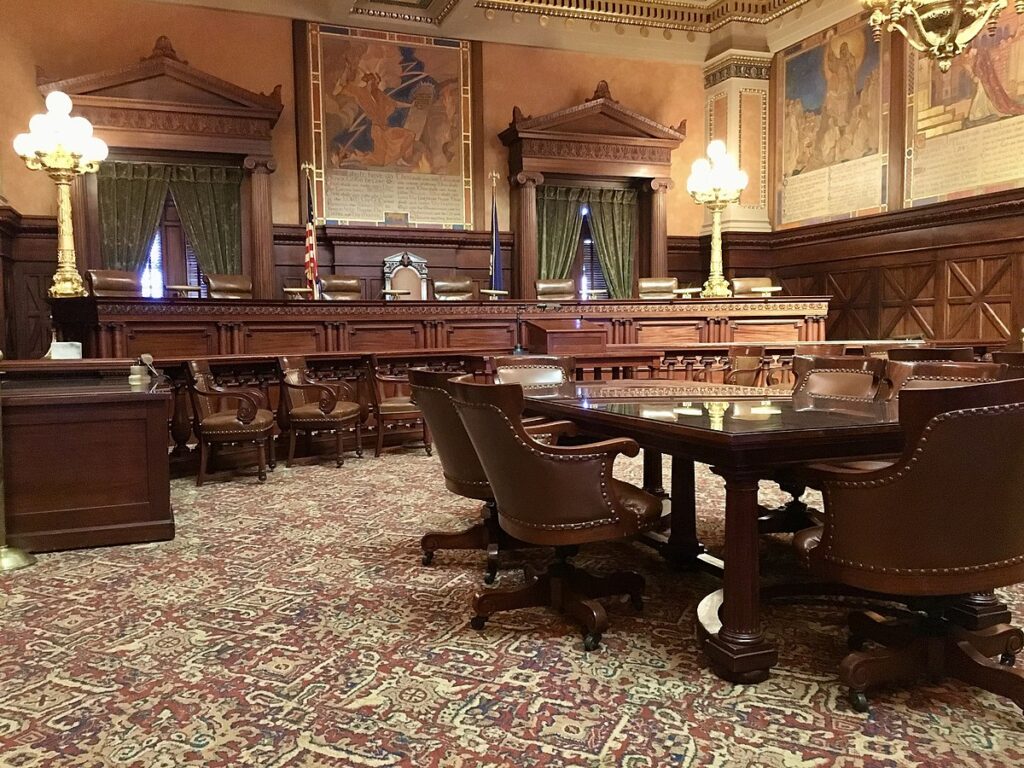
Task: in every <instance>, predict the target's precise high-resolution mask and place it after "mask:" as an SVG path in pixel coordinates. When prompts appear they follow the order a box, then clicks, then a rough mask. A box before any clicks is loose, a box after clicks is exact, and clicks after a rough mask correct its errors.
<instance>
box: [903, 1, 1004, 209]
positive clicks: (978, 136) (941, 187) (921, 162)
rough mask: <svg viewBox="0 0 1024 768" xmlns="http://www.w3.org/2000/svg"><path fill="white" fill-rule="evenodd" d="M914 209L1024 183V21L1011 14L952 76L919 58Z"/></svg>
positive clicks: (911, 185)
mask: <svg viewBox="0 0 1024 768" xmlns="http://www.w3.org/2000/svg"><path fill="white" fill-rule="evenodd" d="M908 75H909V76H908V105H909V109H910V119H909V120H908V126H907V132H908V135H907V145H908V146H909V147H911V148H912V151H910V152H908V153H907V155H908V157H907V177H906V178H907V184H906V204H907V205H924V204H927V203H934V202H940V201H942V200H948V199H952V198H957V197H964V196H968V195H976V194H984V193H986V192H996V191H999V190H1002V189H1009V188H1013V187H1017V186H1020V184H1021V182H1022V181H1024V156H1022V155H1021V153H1020V149H1019V148H1020V147H1021V146H1022V145H1024V19H1022V18H1021V17H1020V16H1018V15H1017V14H1015V13H1003V14H1002V15H1001V16H1000V18H999V23H998V25H997V26H996V29H995V34H993V35H991V36H989V35H986V34H982V35H980V36H979V37H978V38H976V39H975V41H974V42H973V43H972V44H971V47H970V48H969V49H968V50H967V51H966V52H965V53H964V54H962V55H960V56H957V57H956V58H955V59H953V63H952V67H951V68H950V70H949V72H947V73H943V72H941V71H939V68H938V66H936V65H935V64H933V63H932V62H931V61H930V60H928V59H926V58H924V57H923V56H917V55H916V54H915V55H911V56H910V61H909V70H908Z"/></svg>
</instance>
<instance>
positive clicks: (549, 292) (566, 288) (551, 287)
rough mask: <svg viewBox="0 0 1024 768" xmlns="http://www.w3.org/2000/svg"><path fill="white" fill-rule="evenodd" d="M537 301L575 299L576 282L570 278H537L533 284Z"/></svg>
mask: <svg viewBox="0 0 1024 768" xmlns="http://www.w3.org/2000/svg"><path fill="white" fill-rule="evenodd" d="M534 288H536V290H537V301H540V302H549V301H576V283H574V282H573V281H572V280H538V281H537V282H536V283H535V284H534Z"/></svg>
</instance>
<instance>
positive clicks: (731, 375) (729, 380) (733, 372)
mask: <svg viewBox="0 0 1024 768" xmlns="http://www.w3.org/2000/svg"><path fill="white" fill-rule="evenodd" d="M763 370H764V368H762V367H761V366H758V367H757V368H730V369H729V371H728V373H726V374H725V378H724V379H723V380H722V383H723V384H735V383H736V376H737V375H738V374H741V373H752V374H754V379H755V381H756V380H757V374H758V373H760V372H761V371H763Z"/></svg>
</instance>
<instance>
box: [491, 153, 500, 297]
mask: <svg viewBox="0 0 1024 768" xmlns="http://www.w3.org/2000/svg"><path fill="white" fill-rule="evenodd" d="M498 178H499V176H498V172H497V171H491V210H493V209H494V206H495V205H496V203H495V199H494V195H495V194H497V191H498ZM492 227H493V217H492ZM493 234H494V233H493V232H492V233H491V235H492V237H491V269H490V272H491V287H492V288H493V287H494V237H493Z"/></svg>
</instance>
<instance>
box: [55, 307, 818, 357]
mask: <svg viewBox="0 0 1024 768" xmlns="http://www.w3.org/2000/svg"><path fill="white" fill-rule="evenodd" d="M52 314H53V320H54V324H55V325H56V327H57V329H58V334H59V336H60V338H61V339H62V340H64V341H80V342H82V344H83V350H84V355H85V356H86V357H135V356H137V355H139V354H142V353H143V352H148V353H150V354H152V355H154V356H156V357H158V358H163V357H188V356H194V357H209V356H212V355H253V354H257V355H258V354H283V353H291V354H302V353H307V354H308V353H313V352H385V351H388V350H398V349H400V350H443V349H474V348H475V349H504V348H511V347H513V346H515V344H516V343H517V342H521V343H523V344H526V342H527V340H528V337H529V339H530V341H531V347H533V348H534V349H537V351H541V350H540V348H539V347H537V346H536V344H537V343H539V342H534V339H540V338H542V337H545V336H548V335H550V334H549V332H550V331H553V330H555V329H556V328H558V327H562V328H567V327H568V325H569V324H571V323H567V322H566V321H582V324H576V325H578V327H580V328H585V329H587V331H588V333H587V334H586V335H587V336H588V342H587V343H588V344H589V345H593V344H594V343H595V334H594V333H593V332H594V331H598V332H603V333H604V341H605V343H606V344H607V345H609V346H610V345H641V346H644V347H673V346H679V345H688V344H698V343H716V344H717V343H728V342H735V343H750V344H763V343H772V342H787V341H804V342H814V341H824V339H825V317H826V315H827V314H828V297H823V296H787V297H777V298H734V299H687V300H678V301H640V300H611V301H586V302H582V301H581V302H562V303H558V304H538V303H537V302H525V301H483V302H470V301H465V302H464V301H459V302H452V301H444V302H424V301H386V302H385V301H318V302H312V301H245V300H213V299H123V298H95V297H92V296H88V297H85V298H82V299H57V300H54V301H53V303H52ZM545 329H547V330H545ZM597 342H598V343H599V340H597ZM531 351H533V350H531ZM566 351H567V350H565V349H563V350H562V352H563V353H564V352H566Z"/></svg>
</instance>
